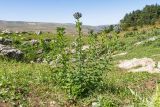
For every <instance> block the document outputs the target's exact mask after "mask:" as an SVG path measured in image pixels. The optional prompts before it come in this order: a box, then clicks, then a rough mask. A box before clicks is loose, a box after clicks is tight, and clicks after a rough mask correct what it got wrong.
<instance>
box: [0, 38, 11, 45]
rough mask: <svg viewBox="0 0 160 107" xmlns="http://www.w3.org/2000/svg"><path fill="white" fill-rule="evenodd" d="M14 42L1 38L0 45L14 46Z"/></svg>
mask: <svg viewBox="0 0 160 107" xmlns="http://www.w3.org/2000/svg"><path fill="white" fill-rule="evenodd" d="M12 42H13V41H12V40H11V39H5V38H3V37H0V44H3V45H11V44H12Z"/></svg>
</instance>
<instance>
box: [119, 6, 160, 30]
mask: <svg viewBox="0 0 160 107" xmlns="http://www.w3.org/2000/svg"><path fill="white" fill-rule="evenodd" d="M159 20H160V5H158V4H155V5H146V6H145V7H144V8H143V9H142V10H135V11H132V12H131V13H127V14H126V15H125V17H124V18H123V19H122V20H121V26H122V28H123V29H126V28H128V27H137V26H141V27H142V26H144V25H154V24H155V23H156V22H159Z"/></svg>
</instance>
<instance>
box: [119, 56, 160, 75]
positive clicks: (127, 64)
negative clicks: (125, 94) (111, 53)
mask: <svg viewBox="0 0 160 107" xmlns="http://www.w3.org/2000/svg"><path fill="white" fill-rule="evenodd" d="M118 67H119V68H121V69H126V70H128V71H129V72H143V71H146V72H149V73H160V62H158V65H157V66H156V62H155V61H153V59H151V58H141V59H137V58H134V59H132V60H124V61H120V63H119V64H118Z"/></svg>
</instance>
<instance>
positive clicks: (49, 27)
mask: <svg viewBox="0 0 160 107" xmlns="http://www.w3.org/2000/svg"><path fill="white" fill-rule="evenodd" d="M106 26H107V25H106ZM57 27H64V28H66V33H67V34H76V29H75V24H72V23H47V22H25V21H4V20H0V29H1V30H6V29H8V30H9V31H14V32H15V31H19V32H22V31H26V32H28V31H33V32H35V31H42V32H53V33H56V28H57ZM103 28H104V25H103V26H89V25H84V26H83V32H84V33H88V31H89V30H91V29H93V30H94V31H95V32H98V31H100V30H102V29H103Z"/></svg>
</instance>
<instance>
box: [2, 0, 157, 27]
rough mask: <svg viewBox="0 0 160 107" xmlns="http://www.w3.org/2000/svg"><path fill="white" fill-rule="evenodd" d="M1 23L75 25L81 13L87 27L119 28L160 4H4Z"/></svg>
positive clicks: (37, 0)
mask: <svg viewBox="0 0 160 107" xmlns="http://www.w3.org/2000/svg"><path fill="white" fill-rule="evenodd" d="M0 1H1V2H0V13H1V14H0V20H8V21H31V22H53V23H75V20H74V18H73V13H75V12H81V13H82V14H83V17H82V19H81V20H82V21H83V24H85V25H93V26H97V25H108V24H117V23H119V21H120V20H121V19H122V18H123V17H124V15H125V14H126V13H128V12H131V11H133V10H137V9H142V8H143V7H144V6H145V5H150V4H156V3H158V4H160V0H0Z"/></svg>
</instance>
